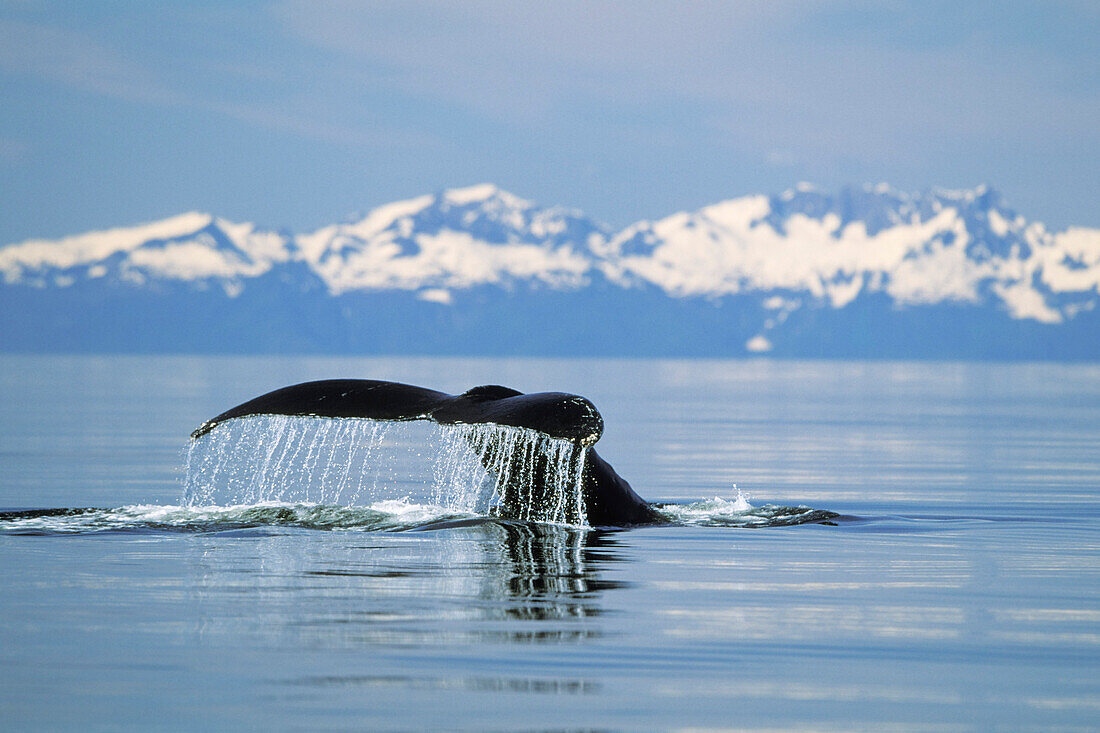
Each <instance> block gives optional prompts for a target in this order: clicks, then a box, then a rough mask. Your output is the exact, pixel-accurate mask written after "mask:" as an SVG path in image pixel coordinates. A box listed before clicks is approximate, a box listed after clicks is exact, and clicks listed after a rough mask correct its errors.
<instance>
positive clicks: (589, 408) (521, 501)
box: [191, 379, 660, 526]
mask: <svg viewBox="0 0 1100 733" xmlns="http://www.w3.org/2000/svg"><path fill="white" fill-rule="evenodd" d="M251 415H288V416H303V417H306V416H309V417H330V418H369V419H374V420H389V421H407V420H431V421H434V422H437V423H439V424H442V425H458V424H486V425H501V426H506V427H514V428H524V429H527V430H534V431H537V432H538V433H540V434H542V435H543V436H545V438H546V439H549V441H550V442H551V443H553V442H560V441H565V442H566V445H565V446H564V447H559V448H558V449H557V450H556V452H555V451H546V450H537V451H534V452H533V454H531V455H520V454H519V452H517V451H515V450H514V449H513V448H510V447H509V446H508V445H507V444H506V443H505V442H504V441H503V440H502V439H501V438H500V436H495V437H489V438H488V439H487V440H483V441H481V442H480V443H478V444H477V445H473V444H472V445H471V447H472V448H474V449H475V452H477V454H478V458H479V459H480V460H481V463H482V465H483V466H484V467H485V468H486V470H488V471H489V472H490V474H492V475H493V478H494V479H495V480H496V481H497V488H498V493H499V495H500V497H501V504H500V507H499V508H498V513H499V514H500V515H501V516H505V517H509V518H526V517H528V516H529V512H530V507H531V506H532V505H536V506H537V505H539V504H540V503H545V502H549V501H551V500H552V497H551V494H552V492H551V491H550V489H549V487H551V486H552V485H553V484H554V483H555V482H556V481H558V480H561V478H562V472H563V471H565V472H569V474H570V475H572V476H575V477H576V479H577V480H578V481H581V482H582V484H581V486H582V491H581V502H582V504H581V505H580V506H578V507H577V508H576V511H570V512H569V513H568V516H570V517H571V519H570V520H569V521H575V522H579V521H580V520H581V519H582V518H586V519H587V522H588V523H589V524H591V525H594V526H613V525H615V526H621V525H627V524H648V523H653V522H657V521H660V518H659V516H658V515H657V513H656V512H655V511H654V510H653V509H652V508H651V507H650V506H649V505H648V504H646V502H645V501H643V500H642V499H641V498H640V497H639V496H638V495H637V494H636V493H634V490H633V489H632V488H631V487H630V484H628V483H627V482H626V481H625V480H624V479H623V478H622V477H620V476H619V475H618V474H617V473H615V470H614V469H613V468H612V467H611V466H610V464H608V463H607V462H606V461H604V460H603V459H602V458H600V457H599V456H598V455H597V454H596V452H595V451H594V450H591V446H592V445H594V444H595V443H596V441H598V440H599V439H600V436H601V435H603V427H604V424H603V417H602V416H601V415H600V413H599V411H598V410H597V409H596V407H595V405H593V404H592V403H591V402H590V401H589V400H588V399H586V398H584V397H581V396H579V395H572V394H566V393H562V392H541V393H534V394H524V393H522V392H519V391H517V390H514V389H510V388H508V387H502V386H500V385H484V386H481V387H474V388H473V389H470V390H468V391H466V392H464V393H462V394H460V395H449V394H446V393H443V392H437V391H435V390H431V389H425V388H424V387H416V386H413V385H409V384H401V383H398V382H385V381H378V380H367V379H328V380H322V381H316V382H305V383H303V384H296V385H291V386H289V387H283V388H281V389H277V390H274V391H272V392H268V393H267V394H264V395H261V396H259V397H256V398H254V399H251V400H248V401H247V402H243V403H241V404H240V405H237V406H236V407H233V408H230V409H229V410H226V411H225V412H223V413H221V414H220V415H217V416H215V417H213V418H211V419H210V420H207V421H206V422H204V423H203V424H202V425H200V426H199V427H198V428H197V429H196V430H195V431H194V432H193V433H191V439H192V440H198V439H199V438H201V437H203V436H204V435H206V434H207V433H209V432H211V431H212V430H214V429H215V428H217V426H218V425H220V424H222V423H225V422H227V421H229V420H233V419H236V418H242V417H248V416H251ZM509 451H511V452H509ZM519 462H525V465H524V468H523V470H522V471H521V470H520V466H519ZM521 475H525V476H526V478H525V479H524V483H523V486H524V487H525V491H526V495H525V496H521V491H520V488H519V481H520V479H519V477H520V476H521Z"/></svg>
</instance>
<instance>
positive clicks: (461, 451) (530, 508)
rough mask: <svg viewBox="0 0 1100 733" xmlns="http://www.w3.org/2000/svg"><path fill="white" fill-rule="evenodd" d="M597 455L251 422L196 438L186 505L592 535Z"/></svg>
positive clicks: (390, 426)
mask: <svg viewBox="0 0 1100 733" xmlns="http://www.w3.org/2000/svg"><path fill="white" fill-rule="evenodd" d="M587 450H588V449H587V448H586V447H584V446H582V445H578V444H576V443H573V442H571V441H568V440H563V439H558V438H552V437H550V436H548V435H546V434H544V433H541V432H539V431H536V430H531V429H526V428H518V427H512V426H506V425H496V424H490V423H478V424H451V425H438V424H432V423H416V422H396V421H384V420H373V419H366V418H318V417H304V416H287V415H253V416H249V417H246V418H240V419H234V420H230V421H227V422H225V423H222V424H220V425H218V426H217V428H216V429H214V430H211V431H208V432H206V433H205V434H203V435H202V436H200V437H199V438H197V439H195V440H193V441H191V443H190V444H189V446H188V450H187V465H186V476H185V479H184V489H183V497H182V502H181V503H182V504H183V505H185V506H188V507H202V506H230V505H257V504H279V503H299V504H317V505H326V506H348V507H357V506H374V505H377V504H378V503H379V502H386V501H394V500H400V501H405V502H411V503H415V504H418V505H422V506H430V507H435V508H437V509H438V510H439V511H441V512H447V513H449V514H450V515H482V516H500V517H503V518H507V519H514V520H519V521H525V522H546V523H553V524H565V525H574V526H585V525H587V524H588V521H587V516H586V513H585V502H584V496H583V492H584V468H585V464H586V453H587Z"/></svg>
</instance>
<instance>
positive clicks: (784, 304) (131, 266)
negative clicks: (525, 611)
mask: <svg viewBox="0 0 1100 733" xmlns="http://www.w3.org/2000/svg"><path fill="white" fill-rule="evenodd" d="M1098 300H1100V229H1089V228H1081V227H1075V228H1069V229H1067V230H1065V231H1060V232H1051V231H1048V230H1047V229H1046V227H1044V225H1043V224H1041V223H1039V222H1032V221H1028V220H1026V219H1025V218H1023V217H1022V216H1020V215H1019V214H1017V213H1016V212H1015V211H1013V210H1012V209H1010V208H1009V207H1008V205H1007V204H1006V202H1005V201H1004V200H1003V198H1002V197H1001V196H1000V195H999V194H998V193H997V192H996V191H995V190H993V189H990V188H988V187H985V186H979V187H977V188H974V189H969V190H961V191H952V190H932V191H927V192H923V193H919V194H909V193H904V192H900V191H897V190H894V189H892V188H890V187H889V186H886V185H876V186H862V187H847V188H844V189H842V190H841V191H839V192H827V191H822V190H819V189H817V188H815V187H813V186H810V185H808V184H799V185H798V186H796V187H794V188H792V189H790V190H788V191H786V192H784V193H781V194H779V195H774V196H765V195H759V196H747V197H741V198H735V199H731V200H728V201H723V202H720V203H717V204H713V205H710V206H706V207H704V208H701V209H699V210H697V211H694V212H681V213H676V214H673V215H671V216H668V217H666V218H663V219H659V220H655V221H640V222H637V223H635V224H632V225H630V226H628V227H626V228H625V229H622V230H621V231H616V230H613V229H612V228H610V227H607V226H605V225H603V224H601V223H600V222H598V221H596V220H593V219H591V218H588V217H586V216H585V215H583V214H582V213H580V212H578V211H573V210H569V209H563V208H543V207H540V206H537V205H535V204H533V203H531V202H529V201H526V200H524V199H521V198H519V197H517V196H515V195H513V194H511V193H508V192H506V191H503V190H501V189H499V188H497V187H495V186H493V185H489V184H482V185H477V186H471V187H468V188H460V189H451V190H447V191H442V192H440V193H437V194H434V195H426V196H421V197H419V198H414V199H410V200H407V201H399V202H396V203H392V204H387V205H385V206H381V207H379V208H376V209H374V210H373V211H371V212H369V213H368V214H367V215H366V216H363V217H355V218H354V219H353V220H350V221H347V222H344V223H339V224H333V225H330V226H326V227H323V228H321V229H318V230H317V231H313V232H307V233H291V232H287V231H281V230H274V229H265V228H263V227H259V226H257V225H255V224H251V223H235V222H231V221H227V220H225V219H222V218H219V217H216V216H213V215H210V214H203V213H197V212H191V213H185V214H181V215H179V216H175V217H171V218H169V219H165V220H162V221H157V222H152V223H148V224H142V225H139V226H133V227H124V228H118V229H111V230H107V231H98V232H90V233H86V234H79V235H74V236H70V237H65V238H63V239H57V240H39V239H35V240H29V241H25V242H20V243H15V244H9V245H7V246H3V247H0V350H3V351H8V352H177V353H178V352H189V353H212V352H213V353H253V352H258V353H273V352H289V353H406V354H416V353H423V354H517V355H523V354H530V355H555V354H561V355H569V356H575V355H622V356H738V355H745V354H750V353H758V354H764V353H766V354H770V355H775V356H797V357H833V358H841V357H853V358H868V357H870V358H876V357H882V358H936V359H954V358H958V359H1088V360H1095V359H1097V358H1100V315H1098V312H1097V301H1098Z"/></svg>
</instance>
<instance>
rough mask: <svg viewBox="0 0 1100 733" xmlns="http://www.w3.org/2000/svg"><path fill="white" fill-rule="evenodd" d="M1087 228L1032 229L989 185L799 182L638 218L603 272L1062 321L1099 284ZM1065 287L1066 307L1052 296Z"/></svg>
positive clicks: (706, 289)
mask: <svg viewBox="0 0 1100 733" xmlns="http://www.w3.org/2000/svg"><path fill="white" fill-rule="evenodd" d="M1082 231H1084V232H1086V234H1080V233H1075V232H1073V230H1071V231H1070V232H1065V233H1062V234H1061V235H1057V236H1054V237H1052V236H1050V235H1048V234H1046V232H1045V230H1044V229H1042V227H1037V228H1036V227H1028V226H1027V223H1026V222H1025V221H1024V220H1023V219H1022V218H1021V217H1018V216H1017V215H1016V214H1015V213H1014V212H1011V211H1010V210H1009V209H1007V207H1006V206H1005V204H1004V202H1003V200H1002V198H1001V196H1000V194H998V193H997V192H996V191H995V190H993V189H991V188H989V187H988V186H985V185H982V186H978V187H977V188H974V189H971V190H966V191H949V192H944V191H933V192H929V193H926V194H906V193H902V192H899V191H896V190H894V189H892V188H890V187H889V186H887V185H885V184H879V185H874V186H863V187H858V188H857V187H846V188H844V189H842V190H841V191H840V192H839V193H838V194H836V195H832V194H829V193H826V192H824V191H822V190H821V189H818V188H816V187H813V186H810V185H808V184H798V185H797V186H795V188H793V189H790V190H788V191H786V192H784V193H783V194H780V195H779V196H773V197H770V198H769V197H755V196H750V197H745V198H739V199H731V200H729V201H725V202H720V203H717V204H712V205H710V206H706V207H704V208H702V209H700V210H699V211H697V212H695V213H686V212H681V213H677V214H673V215H671V216H669V217H667V218H665V219H662V220H660V221H657V222H653V223H649V222H643V223H641V224H638V225H634V226H632V227H629V228H627V229H626V230H624V231H623V232H621V233H620V234H618V235H616V236H615V237H613V238H612V239H611V241H610V242H609V244H608V246H607V248H606V253H605V254H606V257H605V261H604V262H602V263H601V264H600V269H601V270H602V271H603V272H604V273H605V274H606V275H607V276H608V277H609V278H610V279H611V280H612V281H614V282H617V283H619V284H620V285H624V286H628V285H633V284H639V285H641V284H647V285H653V286H656V287H658V288H660V289H661V290H663V291H664V292H666V293H667V294H668V295H670V296H672V297H708V298H714V297H723V296H729V295H735V294H744V293H754V292H760V293H764V294H767V293H772V292H776V291H779V292H801V293H806V294H808V295H810V296H811V297H812V298H813V299H816V300H818V301H823V302H825V303H827V304H828V305H830V306H832V307H834V308H842V307H844V306H845V305H847V304H848V303H851V302H853V301H854V300H855V299H856V298H858V297H859V296H860V295H862V294H864V293H875V292H882V293H886V294H887V295H889V296H890V297H891V299H893V300H894V302H896V303H898V304H901V305H930V304H936V303H943V302H961V303H972V304H980V303H983V302H994V303H999V305H1000V307H1001V308H1002V309H1003V310H1005V311H1006V312H1008V313H1009V314H1010V315H1012V316H1013V317H1015V318H1027V319H1033V320H1038V321H1041V322H1046V323H1054V322H1059V321H1061V320H1063V319H1064V318H1065V317H1068V316H1071V315H1072V313H1073V312H1076V311H1075V309H1076V310H1080V309H1081V308H1083V307H1085V306H1083V305H1082V303H1083V302H1085V301H1087V302H1091V299H1092V298H1094V297H1095V295H1096V294H1097V292H1100V282H1098V278H1100V240H1097V239H1093V237H1097V236H1100V232H1098V231H1097V230H1082ZM1035 283H1039V284H1040V286H1041V287H1039V286H1036V285H1035ZM1037 287H1038V289H1037ZM1044 291H1047V292H1044ZM1067 293H1068V294H1069V296H1070V297H1069V300H1068V301H1067V303H1066V305H1065V307H1061V306H1057V305H1055V301H1056V300H1057V298H1053V297H1048V296H1054V295H1059V294H1063V295H1064V294H1067ZM1059 297H1061V296H1059ZM1063 299H1064V298H1063Z"/></svg>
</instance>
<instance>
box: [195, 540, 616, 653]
mask: <svg viewBox="0 0 1100 733" xmlns="http://www.w3.org/2000/svg"><path fill="white" fill-rule="evenodd" d="M463 524H464V526H460V527H455V528H453V529H434V530H432V531H430V532H412V533H399V534H393V533H386V534H381V535H380V534H367V535H362V536H359V537H356V538H355V539H350V538H348V539H344V538H341V539H340V540H338V541H334V542H330V541H327V540H323V539H314V538H311V537H308V536H307V535H305V534H302V533H293V534H289V535H281V536H272V537H264V538H260V539H258V540H257V541H256V542H255V543H253V548H254V554H252V553H245V554H241V553H237V552H234V553H225V552H224V542H225V539H224V537H223V536H219V537H218V538H210V539H209V540H204V541H200V542H199V543H197V546H196V547H195V548H194V552H195V555H194V557H193V559H192V562H191V564H190V565H191V568H192V571H193V572H194V573H195V578H194V580H193V583H192V587H193V592H194V594H195V595H194V597H195V600H196V601H197V602H198V608H199V614H198V617H197V618H196V624H197V628H198V629H199V631H200V635H202V636H204V637H209V636H212V635H215V636H216V635H225V636H230V637H235V638H239V637H240V636H242V635H248V634H256V633H259V634H262V635H264V636H265V637H267V638H269V639H271V640H278V639H282V640H284V641H285V640H286V639H287V638H292V639H294V640H295V643H307V644H310V645H318V644H321V645H324V646H331V647H337V648H347V647H359V646H373V647H377V646H383V647H385V646H393V647H401V646H422V645H440V644H444V645H454V644H477V643H481V642H494V643H500V642H506V643H546V642H555V643H557V642H567V641H581V640H585V639H589V638H593V637H595V636H598V635H599V634H600V633H601V630H600V627H599V626H598V625H596V624H594V623H592V622H591V621H592V619H595V618H596V617H598V616H600V615H601V612H602V611H601V607H600V597H601V595H602V593H603V592H604V591H606V590H609V589H612V588H616V587H620V585H621V584H620V583H618V582H615V581H610V580H605V579H601V578H600V577H599V568H601V567H603V566H604V565H606V564H607V563H611V562H615V561H616V560H617V559H618V558H617V556H616V554H615V551H614V548H615V539H614V536H613V535H611V534H608V533H603V532H589V531H582V530H577V529H570V528H567V527H559V526H554V525H534V524H524V523H513V522H499V521H491V520H479V521H470V522H466V523H463ZM241 593H246V594H247V595H248V597H249V601H250V603H254V604H255V605H256V607H257V608H260V609H262V611H259V613H261V614H262V618H263V622H262V623H260V624H257V623H256V619H255V618H253V617H251V616H249V617H240V616H238V615H236V609H238V606H237V600H238V598H237V596H238V595H239V594H241ZM425 599H434V602H426V600H425ZM226 611H229V613H224V612H226Z"/></svg>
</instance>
